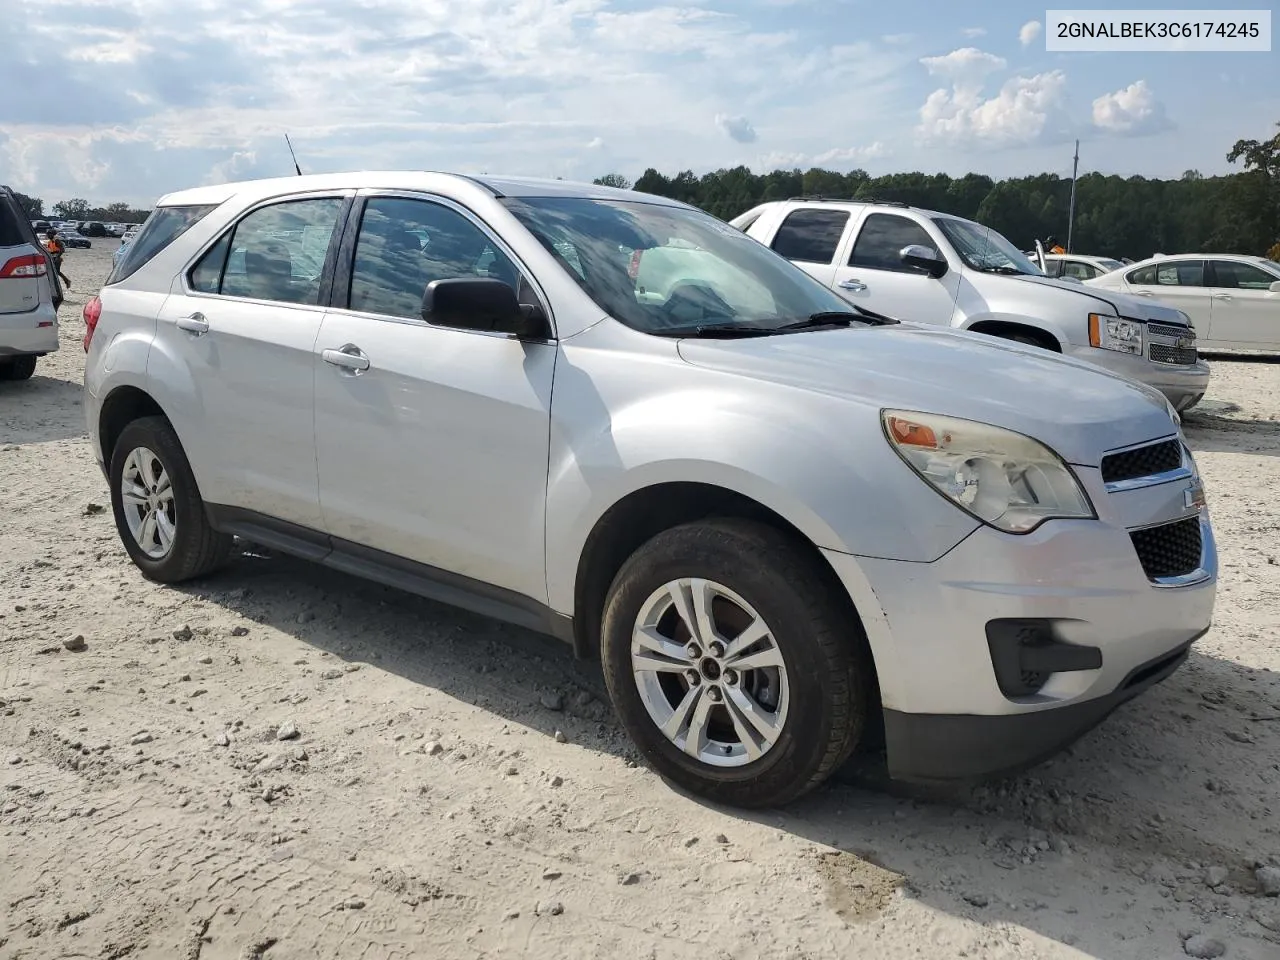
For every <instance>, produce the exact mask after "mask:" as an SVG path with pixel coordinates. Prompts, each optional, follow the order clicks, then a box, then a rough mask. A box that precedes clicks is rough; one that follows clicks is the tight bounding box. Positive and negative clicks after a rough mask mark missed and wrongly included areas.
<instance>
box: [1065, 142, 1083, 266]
mask: <svg viewBox="0 0 1280 960" xmlns="http://www.w3.org/2000/svg"><path fill="white" fill-rule="evenodd" d="M1079 172H1080V141H1079V140H1077V141H1076V155H1075V158H1074V159H1073V160H1072V161H1071V205H1070V206H1069V207H1068V208H1067V253H1070V252H1071V228H1072V227H1074V226H1075V223H1076V174H1078V173H1079Z"/></svg>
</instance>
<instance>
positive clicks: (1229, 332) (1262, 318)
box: [1209, 260, 1280, 350]
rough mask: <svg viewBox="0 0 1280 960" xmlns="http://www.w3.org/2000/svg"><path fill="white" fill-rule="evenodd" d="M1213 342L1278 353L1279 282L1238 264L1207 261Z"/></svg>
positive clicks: (1279, 321) (1251, 267) (1250, 267)
mask: <svg viewBox="0 0 1280 960" xmlns="http://www.w3.org/2000/svg"><path fill="white" fill-rule="evenodd" d="M1210 265H1211V267H1212V273H1213V278H1212V282H1213V286H1212V287H1211V288H1210V289H1209V294H1210V297H1211V298H1212V300H1211V303H1212V307H1213V320H1212V328H1211V329H1212V330H1213V339H1214V340H1215V341H1217V342H1219V343H1222V344H1225V345H1228V346H1232V347H1237V348H1240V349H1247V350H1280V293H1272V292H1271V284H1273V283H1275V282H1276V281H1277V280H1280V277H1277V276H1274V275H1272V274H1270V273H1268V272H1267V271H1265V270H1263V269H1262V268H1261V267H1255V266H1254V265H1253V264H1251V263H1241V262H1240V261H1238V260H1213V261H1210Z"/></svg>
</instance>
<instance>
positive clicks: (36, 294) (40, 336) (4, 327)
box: [0, 186, 62, 380]
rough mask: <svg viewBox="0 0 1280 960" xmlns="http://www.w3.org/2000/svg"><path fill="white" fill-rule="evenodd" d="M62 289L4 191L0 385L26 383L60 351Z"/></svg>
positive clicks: (0, 205)
mask: <svg viewBox="0 0 1280 960" xmlns="http://www.w3.org/2000/svg"><path fill="white" fill-rule="evenodd" d="M61 305H62V286H61V284H60V283H59V282H58V271H57V270H55V269H54V265H53V261H52V260H51V259H50V258H49V252H48V251H47V250H45V248H44V247H43V246H42V245H41V244H40V241H39V239H38V238H37V237H36V235H35V231H34V230H32V228H31V224H30V222H29V221H28V220H27V217H26V213H25V212H24V211H23V209H22V207H21V206H20V205H19V203H18V199H17V197H16V196H14V193H13V191H12V190H10V189H9V188H8V187H5V186H0V380H27V379H29V378H30V377H31V375H32V374H34V373H35V372H36V360H37V359H38V358H39V357H42V356H44V355H45V354H46V353H53V352H54V351H55V350H57V349H58V307H59V306H61Z"/></svg>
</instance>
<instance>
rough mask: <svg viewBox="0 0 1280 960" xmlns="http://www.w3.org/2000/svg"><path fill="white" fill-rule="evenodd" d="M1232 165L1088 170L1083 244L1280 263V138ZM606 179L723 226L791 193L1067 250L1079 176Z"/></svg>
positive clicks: (1080, 191)
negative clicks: (677, 203)
mask: <svg viewBox="0 0 1280 960" xmlns="http://www.w3.org/2000/svg"><path fill="white" fill-rule="evenodd" d="M1278 126H1280V125H1278ZM1227 159H1228V161H1229V162H1230V163H1233V164H1235V163H1240V164H1241V166H1242V167H1243V169H1242V170H1241V171H1240V172H1239V173H1233V174H1229V175H1226V176H1215V177H1205V176H1202V175H1201V174H1200V173H1199V172H1198V171H1195V170H1188V171H1187V172H1186V173H1184V174H1183V175H1182V176H1181V177H1180V178H1178V179H1176V180H1159V179H1149V178H1147V177H1119V176H1114V175H1105V174H1101V173H1089V174H1085V175H1084V176H1082V177H1080V178H1079V179H1078V180H1077V181H1076V209H1075V222H1074V227H1073V229H1072V237H1071V240H1072V243H1071V247H1072V249H1073V250H1074V251H1076V252H1078V253H1087V254H1096V255H1099V256H1110V257H1128V258H1130V259H1133V260H1140V259H1144V258H1145V257H1148V256H1151V255H1152V254H1154V253H1190V252H1199V251H1204V252H1209V251H1212V252H1215V253H1242V254H1253V255H1268V256H1270V257H1271V258H1272V259H1280V134H1277V135H1276V136H1274V137H1272V138H1271V139H1270V140H1265V141H1258V140H1240V141H1237V142H1236V144H1235V146H1233V147H1232V149H1231V151H1230V153H1228V154H1227ZM595 182H596V183H599V184H605V185H608V186H618V187H626V186H633V187H634V189H636V190H640V191H643V192H645V193H652V194H657V195H658V196H662V197H670V198H672V199H675V200H681V201H683V202H685V203H689V204H692V205H694V206H696V207H701V208H702V209H703V210H706V211H707V212H708V213H710V214H712V215H714V216H716V217H719V218H721V219H723V220H731V219H733V218H734V217H736V216H737V215H738V214H740V213H745V212H746V211H747V210H749V209H751V208H752V207H753V206H755V205H756V204H759V203H763V202H765V201H767V200H785V199H787V198H789V197H801V196H804V197H827V198H830V199H845V200H850V199H851V200H871V199H875V200H892V201H896V202H900V203H908V204H911V205H912V206H918V207H926V208H928V209H931V210H937V211H940V212H942V213H951V214H955V215H956V216H960V217H965V218H967V219H970V220H976V221H978V222H979V223H981V224H984V225H985V226H989V227H991V228H993V229H995V230H997V231H998V232H1000V233H1002V234H1004V235H1005V236H1006V237H1008V238H1009V239H1010V240H1011V241H1012V242H1013V243H1015V244H1017V245H1018V246H1019V247H1020V248H1021V249H1023V250H1030V249H1032V248H1033V247H1034V246H1035V241H1036V240H1045V239H1047V238H1049V237H1051V236H1052V237H1056V238H1057V240H1058V241H1059V242H1061V243H1063V244H1064V245H1065V243H1066V240H1067V221H1068V207H1069V205H1070V200H1071V180H1070V179H1069V178H1064V177H1060V176H1058V175H1056V174H1051V173H1043V174H1038V175H1035V176H1027V177H1013V178H1009V179H1005V180H994V179H992V178H991V177H988V176H986V175H984V174H978V173H969V174H965V175H964V176H963V177H950V176H947V175H946V174H941V173H939V174H927V173H892V174H888V175H886V176H881V177H872V176H870V175H869V174H868V173H867V172H866V171H865V170H854V171H852V172H850V173H840V172H837V171H834V170H823V169H820V168H817V167H815V168H812V169H809V170H804V171H802V170H800V169H798V168H797V169H793V170H774V171H772V172H770V173H762V174H756V173H752V172H751V171H750V170H749V169H748V168H747V167H743V166H740V167H734V168H733V169H721V170H715V171H713V172H711V173H705V174H703V175H702V176H698V175H696V174H695V173H694V172H693V171H692V170H684V171H681V172H680V173H677V174H676V175H675V176H674V177H668V176H665V175H664V174H662V173H660V172H659V171H657V170H655V169H653V168H652V167H651V168H649V169H648V170H646V171H645V172H644V174H643V175H642V176H641V177H640V178H639V179H638V180H637V181H636V182H635V183H634V184H631V183H630V182H629V181H628V180H627V178H626V177H623V176H621V175H619V174H607V175H606V176H603V177H598V178H597V179H596V181H595Z"/></svg>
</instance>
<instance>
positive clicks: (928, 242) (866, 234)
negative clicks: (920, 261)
mask: <svg viewBox="0 0 1280 960" xmlns="http://www.w3.org/2000/svg"><path fill="white" fill-rule="evenodd" d="M913 243H918V244H920V245H921V246H922V247H928V248H929V249H930V250H935V251H936V250H937V249H938V245H937V244H936V243H934V242H933V238H932V237H930V236H929V234H928V232H927V231H926V230H925V229H924V227H922V226H920V224H918V223H916V222H915V221H914V220H908V219H907V218H906V217H899V216H896V215H895V214H891V213H873V214H871V216H869V217H867V219H866V221H865V222H864V223H863V224H862V229H861V230H859V231H858V239H857V240H856V241H855V242H854V244H853V252H852V253H850V254H849V266H851V267H869V268H871V269H872V270H893V271H895V272H897V273H920V272H921V271H920V270H919V269H917V268H916V267H909V266H907V265H906V264H905V263H903V262H902V257H901V253H902V248H903V247H906V246H910V245H911V244H913Z"/></svg>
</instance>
